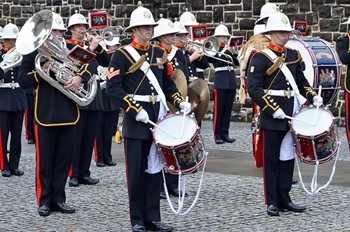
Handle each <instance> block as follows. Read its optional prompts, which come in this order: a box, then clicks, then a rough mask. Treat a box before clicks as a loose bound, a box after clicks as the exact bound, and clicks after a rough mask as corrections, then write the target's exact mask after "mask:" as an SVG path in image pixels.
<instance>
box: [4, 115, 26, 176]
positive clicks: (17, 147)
mask: <svg viewBox="0 0 350 232" xmlns="http://www.w3.org/2000/svg"><path fill="white" fill-rule="evenodd" d="M23 115H24V110H21V111H16V112H11V111H0V127H1V131H0V132H1V134H0V140H1V146H2V149H0V169H1V170H12V171H13V170H15V169H17V168H18V165H19V160H20V158H21V152H22V144H21V136H22V126H23ZM10 133H11V141H10V149H9V158H8V159H7V143H8V139H9V134H10Z"/></svg>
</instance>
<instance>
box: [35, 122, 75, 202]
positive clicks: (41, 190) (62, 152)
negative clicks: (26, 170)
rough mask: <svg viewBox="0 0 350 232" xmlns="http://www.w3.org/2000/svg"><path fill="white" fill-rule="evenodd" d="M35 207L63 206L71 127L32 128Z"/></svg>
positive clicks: (71, 155)
mask: <svg viewBox="0 0 350 232" xmlns="http://www.w3.org/2000/svg"><path fill="white" fill-rule="evenodd" d="M35 136H36V139H37V141H36V142H37V143H36V172H35V173H36V181H35V183H36V196H37V201H38V206H42V205H48V206H50V204H52V203H62V202H66V194H65V191H64V190H65V186H66V182H67V177H68V172H69V169H70V166H71V163H72V158H73V144H74V142H75V141H74V139H75V126H48V127H45V126H40V125H38V124H36V125H35Z"/></svg>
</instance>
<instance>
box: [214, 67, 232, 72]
mask: <svg viewBox="0 0 350 232" xmlns="http://www.w3.org/2000/svg"><path fill="white" fill-rule="evenodd" d="M232 69H233V67H231V66H225V67H217V68H215V69H214V70H215V72H217V71H231V70H232Z"/></svg>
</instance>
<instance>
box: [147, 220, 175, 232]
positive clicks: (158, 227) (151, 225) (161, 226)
mask: <svg viewBox="0 0 350 232" xmlns="http://www.w3.org/2000/svg"><path fill="white" fill-rule="evenodd" d="M145 228H146V230H150V231H163V232H170V231H173V230H174V228H173V227H172V226H169V225H167V224H165V223H164V222H145Z"/></svg>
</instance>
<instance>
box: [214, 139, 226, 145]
mask: <svg viewBox="0 0 350 232" xmlns="http://www.w3.org/2000/svg"><path fill="white" fill-rule="evenodd" d="M215 143H216V144H224V140H222V139H215Z"/></svg>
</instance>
